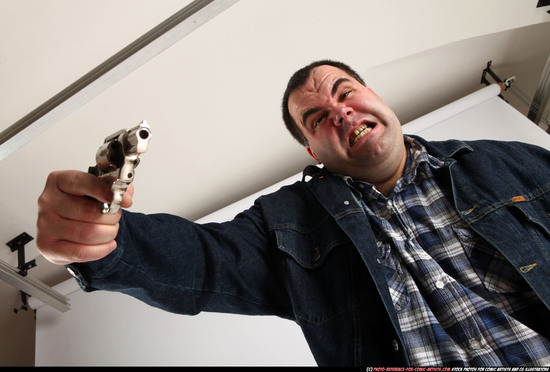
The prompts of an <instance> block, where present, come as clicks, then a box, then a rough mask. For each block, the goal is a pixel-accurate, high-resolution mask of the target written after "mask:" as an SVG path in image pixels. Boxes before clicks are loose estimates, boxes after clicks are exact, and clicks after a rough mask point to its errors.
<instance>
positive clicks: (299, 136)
mask: <svg viewBox="0 0 550 372" xmlns="http://www.w3.org/2000/svg"><path fill="white" fill-rule="evenodd" d="M324 65H328V66H333V67H336V68H339V69H340V70H342V71H344V72H345V73H347V74H348V75H350V76H351V77H353V78H354V79H356V80H357V81H358V82H360V83H361V84H363V85H365V86H366V85H367V84H365V82H364V81H363V79H362V78H361V76H359V74H358V73H357V72H355V71H354V70H353V69H352V68H351V67H349V66H348V65H346V64H345V63H342V62H338V61H332V60H328V59H325V60H320V61H315V62H312V63H310V64H309V65H307V66H305V67H302V68H301V69H299V70H298V71H296V72H295V73H294V75H292V77H291V78H290V80H289V81H288V84H287V87H286V90H285V94H284V95H283V103H282V111H283V121H284V123H285V126H286V128H287V129H288V131H289V132H290V134H292V136H293V137H294V138H295V139H296V140H297V141H298V142H299V143H300V144H302V145H303V146H307V145H308V142H307V139H306V137H305V136H304V134H303V133H302V130H301V129H300V127H299V126H298V124H297V123H296V122H295V121H294V119H293V118H292V116H291V115H290V111H289V109H288V99H289V97H290V94H291V93H292V92H294V91H295V90H296V89H298V88H300V87H301V86H302V85H304V84H305V83H306V81H307V79H308V78H309V75H310V74H311V71H312V70H313V69H314V68H315V67H318V66H324Z"/></svg>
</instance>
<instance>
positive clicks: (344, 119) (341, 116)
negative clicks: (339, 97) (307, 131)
mask: <svg viewBox="0 0 550 372" xmlns="http://www.w3.org/2000/svg"><path fill="white" fill-rule="evenodd" d="M352 114H353V110H352V109H351V108H349V107H346V106H345V105H340V106H338V107H336V108H335V109H334V110H333V115H334V118H333V122H334V125H335V126H341V125H344V124H349V123H351V116H352Z"/></svg>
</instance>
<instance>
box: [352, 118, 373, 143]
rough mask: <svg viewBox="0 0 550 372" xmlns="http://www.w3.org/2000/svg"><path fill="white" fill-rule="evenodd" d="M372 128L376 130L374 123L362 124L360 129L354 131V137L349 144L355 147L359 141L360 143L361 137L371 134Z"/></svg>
mask: <svg viewBox="0 0 550 372" xmlns="http://www.w3.org/2000/svg"><path fill="white" fill-rule="evenodd" d="M372 128H374V124H373V123H368V124H362V125H361V126H359V128H357V129H356V130H354V131H353V135H352V136H351V139H350V141H349V144H350V145H351V146H353V145H354V144H355V143H356V142H357V141H359V139H360V138H361V137H363V136H364V135H365V134H367V133H369V132H370V131H371V130H372Z"/></svg>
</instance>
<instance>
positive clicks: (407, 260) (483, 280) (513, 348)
mask: <svg viewBox="0 0 550 372" xmlns="http://www.w3.org/2000/svg"><path fill="white" fill-rule="evenodd" d="M406 144H407V148H408V150H409V157H408V161H407V166H406V171H405V173H404V176H403V177H402V179H401V180H399V182H398V184H397V185H396V187H395V189H394V190H393V192H392V194H391V195H390V196H389V197H388V198H386V197H384V196H383V195H382V194H380V193H379V192H378V191H377V190H376V189H375V188H374V187H373V186H372V185H370V184H367V183H362V182H355V181H353V180H351V179H350V178H349V177H345V178H346V181H347V182H348V183H349V184H350V186H351V187H352V189H354V190H355V191H357V192H359V193H360V194H361V199H362V201H363V206H364V208H365V211H366V213H367V214H368V216H369V220H370V222H371V225H372V228H373V230H374V231H375V235H376V238H377V242H378V248H379V257H378V262H380V263H381V264H382V265H384V266H385V268H386V279H387V281H388V286H389V290H390V294H391V297H392V299H393V303H394V306H395V310H396V311H397V315H398V318H399V324H400V326H401V330H402V332H403V336H404V340H405V346H406V347H407V350H408V354H409V358H410V360H411V364H412V365H415V366H435V365H443V366H452V365H467V366H482V365H485V366H501V365H511V366H522V365H549V364H550V342H549V341H548V340H547V339H546V338H545V337H543V336H541V335H539V334H538V333H537V332H535V331H534V330H533V329H532V327H540V326H541V325H542V326H546V323H547V322H549V320H548V319H550V318H547V317H545V316H544V315H543V314H545V313H546V316H548V311H547V309H546V308H545V307H544V306H543V305H542V304H541V302H540V301H539V300H538V298H537V297H536V295H535V294H534V293H533V292H532V291H531V289H530V288H529V287H528V286H527V284H526V283H525V281H524V280H523V278H521V276H520V275H519V274H518V273H517V272H516V271H515V270H514V269H513V268H512V267H511V265H509V264H508V263H507V261H506V260H505V259H504V258H503V257H502V256H501V255H500V253H498V252H497V251H496V250H495V249H494V248H492V247H491V246H490V245H489V244H488V243H487V242H485V241H484V240H483V239H482V238H481V237H479V236H477V235H476V234H474V233H473V231H471V229H469V228H467V227H466V226H463V225H462V224H461V220H460V218H459V216H458V215H457V213H456V211H455V210H454V208H453V207H452V205H451V203H450V202H449V200H448V198H447V197H446V196H445V193H444V192H443V190H442V189H441V187H440V186H439V185H438V184H437V183H436V181H435V178H434V177H433V174H432V170H437V169H439V168H441V167H442V165H443V164H442V163H441V161H439V160H438V159H435V158H433V157H431V156H430V155H428V153H427V152H426V150H425V149H424V147H423V146H422V145H420V144H418V143H416V142H415V141H414V140H412V139H410V138H407V137H406ZM530 326H531V327H530ZM537 329H538V328H537Z"/></svg>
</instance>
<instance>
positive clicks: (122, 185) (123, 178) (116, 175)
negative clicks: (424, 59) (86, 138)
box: [88, 120, 151, 214]
mask: <svg viewBox="0 0 550 372" xmlns="http://www.w3.org/2000/svg"><path fill="white" fill-rule="evenodd" d="M150 139H151V130H150V128H149V124H147V122H146V121H145V120H144V121H142V122H141V123H139V124H138V125H137V126H135V127H133V128H130V129H122V130H119V131H118V132H116V133H113V134H111V135H110V136H108V137H107V138H105V142H104V143H103V145H101V146H100V147H99V149H98V150H97V153H96V156H95V160H96V165H95V166H91V167H89V168H88V172H89V173H92V174H94V175H96V176H98V177H99V178H101V179H102V180H104V181H105V182H107V183H108V184H110V185H111V190H112V191H113V200H112V201H111V203H100V211H101V213H113V214H114V213H116V212H118V210H119V209H120V204H121V203H122V196H123V195H124V193H125V192H126V190H127V189H128V186H129V185H130V184H131V183H132V181H133V180H134V174H135V173H134V169H135V168H136V167H137V166H138V164H139V156H140V155H141V154H143V153H144V152H145V151H147V144H148V143H149V140H150Z"/></svg>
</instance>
